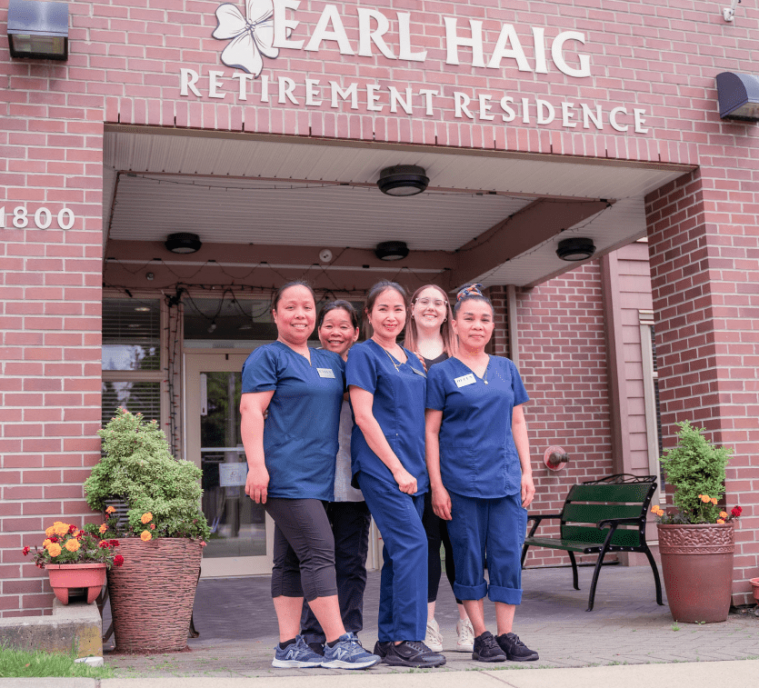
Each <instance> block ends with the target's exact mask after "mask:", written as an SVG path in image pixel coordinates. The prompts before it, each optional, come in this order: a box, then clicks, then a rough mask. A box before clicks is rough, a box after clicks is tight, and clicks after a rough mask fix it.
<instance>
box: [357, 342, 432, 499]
mask: <svg viewBox="0 0 759 688" xmlns="http://www.w3.org/2000/svg"><path fill="white" fill-rule="evenodd" d="M403 351H404V352H405V353H406V357H407V358H408V360H407V362H406V363H399V362H398V361H397V360H396V359H395V358H393V357H392V356H391V355H390V354H388V352H387V351H385V350H384V349H383V348H382V347H381V346H380V345H379V344H377V342H375V341H374V340H372V339H369V340H367V341H365V342H362V343H361V344H356V345H355V346H353V347H351V350H350V351H349V352H348V362H347V363H346V364H345V378H346V384H347V385H348V386H349V387H350V386H351V385H355V386H356V387H360V388H361V389H365V390H366V391H367V392H371V393H372V394H373V395H374V404H373V406H372V413H373V414H374V417H375V418H376V419H377V422H378V423H379V426H380V427H381V428H382V432H383V433H384V434H385V439H387V441H388V444H389V445H390V447H391V448H392V450H393V451H394V452H395V455H396V456H397V457H398V459H399V460H400V462H401V464H403V467H404V468H405V469H406V470H407V471H408V472H409V473H410V474H411V475H413V476H414V477H415V478H416V487H417V492H416V494H417V495H420V494H424V493H425V492H427V490H428V489H429V485H430V481H429V476H428V475H427V465H426V464H425V461H424V400H425V394H426V389H427V376H426V374H425V372H424V367H423V366H422V364H421V362H420V361H419V359H418V358H417V357H416V356H415V355H414V354H412V353H411V352H410V351H408V350H407V349H404V350H403ZM351 469H352V471H353V475H354V477H355V475H356V473H358V472H359V471H363V472H365V473H369V474H370V475H372V476H374V477H375V478H377V479H379V480H383V481H385V482H387V483H390V484H392V485H396V486H397V484H398V483H396V481H395V478H393V474H392V473H391V472H390V469H389V468H388V467H387V466H386V465H385V464H384V463H382V461H381V460H380V458H379V457H378V456H377V455H376V454H375V453H374V452H373V451H372V450H371V449H370V448H369V445H368V444H367V443H366V440H365V439H364V433H363V432H361V429H360V428H359V427H358V425H354V427H353V435H352V437H351Z"/></svg>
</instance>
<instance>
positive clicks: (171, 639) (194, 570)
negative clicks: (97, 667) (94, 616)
mask: <svg viewBox="0 0 759 688" xmlns="http://www.w3.org/2000/svg"><path fill="white" fill-rule="evenodd" d="M119 542H120V547H119V551H120V553H121V554H122V555H123V556H124V564H123V565H122V566H120V567H119V568H113V569H112V570H111V573H110V575H109V576H108V593H109V596H110V600H111V614H112V615H113V627H114V632H115V635H116V647H117V648H118V649H119V650H120V651H121V652H172V651H175V652H176V651H179V650H183V649H185V648H186V647H187V631H188V630H189V628H190V618H191V616H192V607H193V604H194V602H195V589H196V588H197V585H198V574H199V573H200V559H201V556H202V548H201V546H200V542H198V541H196V540H190V539H188V538H159V539H156V540H151V541H150V542H143V541H142V540H140V539H139V538H123V539H121V540H119Z"/></svg>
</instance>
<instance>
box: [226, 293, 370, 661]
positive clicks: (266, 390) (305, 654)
mask: <svg viewBox="0 0 759 688" xmlns="http://www.w3.org/2000/svg"><path fill="white" fill-rule="evenodd" d="M272 317H273V319H274V322H275V323H276V326H277V335H278V336H277V341H275V342H272V343H271V344H266V345H264V346H261V347H259V348H258V349H256V350H255V351H254V352H253V353H252V354H251V355H250V356H248V358H247V360H246V361H245V364H244V366H243V369H242V400H241V402H240V412H241V417H242V439H243V444H244V446H245V454H246V456H247V460H248V477H247V481H246V484H245V492H246V494H248V496H250V498H251V499H253V500H254V501H255V502H257V503H261V504H265V505H266V511H267V513H268V514H269V515H270V516H271V517H272V518H273V519H274V523H275V524H276V527H275V531H274V569H273V570H272V579H271V589H272V598H273V599H274V609H275V610H276V613H277V620H278V621H279V635H280V642H279V644H278V645H277V647H276V648H275V655H274V660H273V661H272V666H274V667H278V668H307V667H314V666H323V667H327V668H334V669H364V668H367V667H370V666H373V665H374V664H376V663H377V662H379V661H380V658H379V657H377V656H375V655H372V654H370V653H368V652H366V651H365V650H364V649H363V648H362V647H361V644H360V643H359V642H358V639H357V638H356V636H355V635H354V634H353V633H346V632H345V628H344V626H343V622H342V620H341V618H340V608H339V606H338V598H337V586H336V583H335V542H334V538H333V535H332V529H331V528H330V524H329V519H328V518H327V513H326V511H325V509H324V504H323V502H329V501H331V500H332V497H333V484H334V479H335V455H336V454H337V448H338V426H339V422H340V409H341V406H342V401H343V393H344V388H345V384H344V364H343V361H342V359H341V358H340V356H338V355H337V354H335V353H333V352H331V351H324V350H319V349H310V348H309V347H308V338H309V336H310V335H311V333H312V332H313V331H314V325H315V322H316V304H315V299H314V293H313V291H312V290H311V288H310V287H309V286H308V285H306V284H304V283H303V282H291V283H289V284H287V285H285V286H284V287H282V289H280V290H279V292H278V293H277V296H276V297H275V299H274V304H273V307H272ZM267 411H268V415H267ZM304 597H305V599H306V600H308V602H309V605H310V607H311V609H312V610H313V612H314V614H315V615H316V618H317V619H318V620H319V623H320V624H321V626H322V628H323V629H324V634H325V636H326V639H327V644H326V645H325V647H324V656H320V655H318V654H316V653H314V652H313V651H312V650H311V648H309V647H308V645H307V644H306V642H305V641H304V639H303V637H302V636H301V635H300V617H301V610H302V608H303V598H304Z"/></svg>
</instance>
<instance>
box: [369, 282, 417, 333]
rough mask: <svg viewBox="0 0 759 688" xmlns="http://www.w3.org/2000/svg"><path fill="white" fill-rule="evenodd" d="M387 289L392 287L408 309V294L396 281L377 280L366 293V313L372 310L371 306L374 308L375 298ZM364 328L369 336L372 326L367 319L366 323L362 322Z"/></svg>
mask: <svg viewBox="0 0 759 688" xmlns="http://www.w3.org/2000/svg"><path fill="white" fill-rule="evenodd" d="M388 289H394V290H395V291H397V292H398V293H399V294H400V295H401V298H402V299H403V305H404V306H405V307H406V310H408V295H407V294H406V290H405V289H404V288H403V287H402V286H401V285H400V284H398V283H397V282H391V281H390V280H381V281H380V282H377V284H375V285H374V286H373V287H372V288H371V289H370V290H369V293H368V294H367V295H366V301H364V312H365V313H366V314H367V315H369V314H370V313H371V312H372V308H374V302H375V301H376V300H377V297H379V295H380V294H382V293H383V292H385V291H387V290H388ZM364 329H365V331H366V336H367V338H369V337H371V336H372V334H373V332H372V326H371V324H370V323H369V320H368V319H367V321H366V323H364Z"/></svg>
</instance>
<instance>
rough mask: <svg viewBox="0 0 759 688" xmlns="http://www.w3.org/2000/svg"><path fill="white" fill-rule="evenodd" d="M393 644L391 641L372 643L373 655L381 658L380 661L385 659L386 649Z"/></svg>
mask: <svg viewBox="0 0 759 688" xmlns="http://www.w3.org/2000/svg"><path fill="white" fill-rule="evenodd" d="M392 644H393V643H392V642H391V641H389V640H388V641H386V642H384V643H383V642H381V641H379V640H378V641H377V642H376V643H374V654H375V655H377V656H378V657H382V659H384V658H385V655H386V654H387V649H388V648H389V647H390V646H391V645H392Z"/></svg>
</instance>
